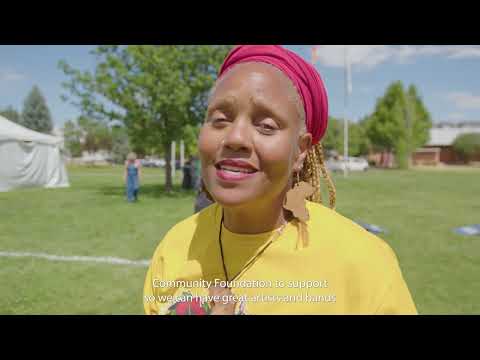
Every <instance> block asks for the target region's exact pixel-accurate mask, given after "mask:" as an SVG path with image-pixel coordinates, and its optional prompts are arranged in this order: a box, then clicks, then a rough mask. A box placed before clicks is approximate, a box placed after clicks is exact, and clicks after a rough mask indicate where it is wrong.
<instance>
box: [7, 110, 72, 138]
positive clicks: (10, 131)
mask: <svg viewBox="0 0 480 360" xmlns="http://www.w3.org/2000/svg"><path fill="white" fill-rule="evenodd" d="M2 140H17V141H32V142H36V143H40V144H46V145H59V144H61V143H62V142H63V139H62V138H60V137H57V136H52V135H47V134H42V133H39V132H36V131H33V130H30V129H27V128H26V127H23V126H21V125H18V124H16V123H14V122H12V121H10V120H7V119H5V118H4V117H2V116H0V141H2Z"/></svg>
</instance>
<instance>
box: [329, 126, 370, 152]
mask: <svg viewBox="0 0 480 360" xmlns="http://www.w3.org/2000/svg"><path fill="white" fill-rule="evenodd" d="M322 144H323V146H324V147H325V149H326V150H335V151H336V152H338V153H339V154H343V152H344V149H343V144H344V124H343V120H338V119H336V118H333V117H331V118H329V121H328V129H327V132H326V134H325V137H324V138H323V140H322ZM368 149H369V141H368V138H367V136H366V134H365V127H364V123H363V122H358V123H355V122H349V124H348V154H349V156H359V155H365V154H367V153H368Z"/></svg>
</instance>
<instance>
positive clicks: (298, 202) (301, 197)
mask: <svg viewBox="0 0 480 360" xmlns="http://www.w3.org/2000/svg"><path fill="white" fill-rule="evenodd" d="M314 191H315V189H314V188H313V187H312V185H310V184H309V183H307V182H305V181H300V174H299V173H298V172H297V173H296V181H294V184H293V187H292V188H291V189H290V190H288V191H287V195H286V197H285V204H284V205H283V207H284V208H285V209H286V210H289V211H291V212H292V214H293V216H294V217H296V218H297V219H298V220H300V221H302V222H306V221H308V219H310V215H309V213H308V210H307V203H306V199H307V197H309V196H311V195H312V194H313V193H314Z"/></svg>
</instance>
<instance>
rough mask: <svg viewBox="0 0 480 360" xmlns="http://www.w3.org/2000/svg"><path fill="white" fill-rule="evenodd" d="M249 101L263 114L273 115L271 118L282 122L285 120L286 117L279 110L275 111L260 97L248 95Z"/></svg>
mask: <svg viewBox="0 0 480 360" xmlns="http://www.w3.org/2000/svg"><path fill="white" fill-rule="evenodd" d="M250 102H251V103H252V104H253V105H254V106H255V107H256V108H258V109H260V110H261V111H262V112H264V113H265V114H268V115H269V116H271V117H273V119H274V120H275V119H277V120H279V121H280V122H282V123H285V122H286V118H285V116H284V115H282V114H281V113H280V112H277V111H276V110H275V109H274V108H273V107H272V106H271V105H269V103H268V102H267V101H265V100H263V99H261V98H258V97H253V96H251V97H250Z"/></svg>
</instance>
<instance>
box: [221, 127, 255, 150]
mask: <svg viewBox="0 0 480 360" xmlns="http://www.w3.org/2000/svg"><path fill="white" fill-rule="evenodd" d="M223 145H224V146H225V147H227V148H229V149H231V150H235V151H239V150H246V151H249V150H250V149H251V147H252V139H251V129H250V126H249V125H248V121H244V120H241V119H238V120H236V121H234V122H233V123H232V125H231V126H230V128H229V129H228V131H227V134H226V136H225V138H224V139H223Z"/></svg>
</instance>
